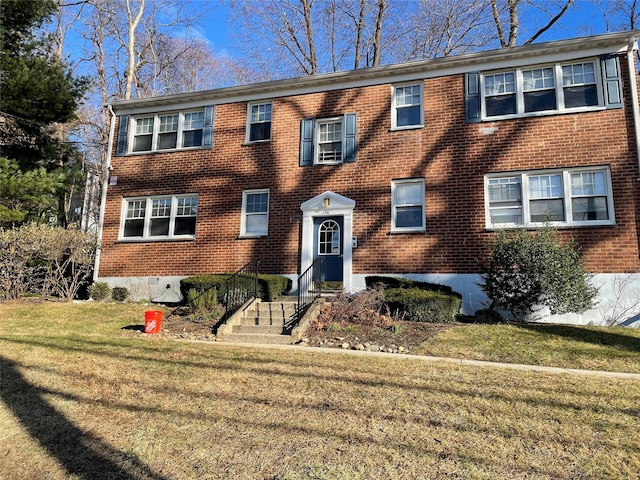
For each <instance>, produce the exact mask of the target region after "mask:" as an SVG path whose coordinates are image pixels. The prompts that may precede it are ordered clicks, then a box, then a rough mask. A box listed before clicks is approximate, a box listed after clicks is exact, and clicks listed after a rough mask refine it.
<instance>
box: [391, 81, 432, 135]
mask: <svg viewBox="0 0 640 480" xmlns="http://www.w3.org/2000/svg"><path fill="white" fill-rule="evenodd" d="M391 101H392V114H391V115H392V116H391V128H392V129H403V128H415V127H421V126H422V125H423V122H424V120H423V107H422V84H421V83H416V84H410V85H394V87H393V96H392V99H391Z"/></svg>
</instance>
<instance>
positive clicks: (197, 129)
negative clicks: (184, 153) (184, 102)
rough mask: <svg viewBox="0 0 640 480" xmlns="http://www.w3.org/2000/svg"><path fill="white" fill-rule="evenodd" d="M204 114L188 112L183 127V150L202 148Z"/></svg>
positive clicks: (201, 112)
mask: <svg viewBox="0 0 640 480" xmlns="http://www.w3.org/2000/svg"><path fill="white" fill-rule="evenodd" d="M203 130H204V112H203V111H200V112H187V113H185V114H184V123H183V125H182V145H181V146H182V148H189V147H200V146H202V132H203Z"/></svg>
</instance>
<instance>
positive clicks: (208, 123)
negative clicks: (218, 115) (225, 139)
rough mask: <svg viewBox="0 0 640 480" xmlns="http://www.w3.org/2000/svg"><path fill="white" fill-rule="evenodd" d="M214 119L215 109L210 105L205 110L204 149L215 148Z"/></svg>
mask: <svg viewBox="0 0 640 480" xmlns="http://www.w3.org/2000/svg"><path fill="white" fill-rule="evenodd" d="M213 117H214V107H213V105H210V106H208V107H205V109H204V128H203V130H202V147H203V148H211V147H213Z"/></svg>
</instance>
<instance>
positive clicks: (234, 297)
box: [222, 261, 260, 322]
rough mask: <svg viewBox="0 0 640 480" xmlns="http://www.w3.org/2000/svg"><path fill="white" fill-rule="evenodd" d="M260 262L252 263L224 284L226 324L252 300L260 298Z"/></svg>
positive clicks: (223, 303)
mask: <svg viewBox="0 0 640 480" xmlns="http://www.w3.org/2000/svg"><path fill="white" fill-rule="evenodd" d="M259 265H260V262H259V261H251V262H249V263H247V264H246V265H245V266H243V267H242V268H241V269H240V270H238V271H237V272H236V273H234V274H233V275H231V276H230V277H229V278H227V281H226V282H225V284H224V290H223V291H224V300H223V301H222V305H223V306H224V316H223V317H222V322H225V321H226V320H227V319H228V318H229V317H230V316H231V315H233V314H234V313H235V312H236V311H237V310H238V309H239V308H240V307H241V306H242V305H244V304H245V303H246V302H247V300H249V299H250V298H252V297H253V298H257V297H258V268H259Z"/></svg>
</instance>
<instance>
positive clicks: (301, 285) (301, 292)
mask: <svg viewBox="0 0 640 480" xmlns="http://www.w3.org/2000/svg"><path fill="white" fill-rule="evenodd" d="M321 294H322V258H316V259H315V260H314V262H313V263H312V264H311V265H310V266H309V268H307V269H306V270H305V271H304V272H303V273H302V274H300V276H299V277H298V308H297V309H296V323H298V322H300V320H301V319H302V316H303V315H304V314H305V312H306V311H307V309H308V308H309V305H311V304H312V303H313V301H314V300H315V299H316V298H318V297H319V296H320V295H321Z"/></svg>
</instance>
